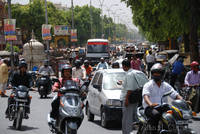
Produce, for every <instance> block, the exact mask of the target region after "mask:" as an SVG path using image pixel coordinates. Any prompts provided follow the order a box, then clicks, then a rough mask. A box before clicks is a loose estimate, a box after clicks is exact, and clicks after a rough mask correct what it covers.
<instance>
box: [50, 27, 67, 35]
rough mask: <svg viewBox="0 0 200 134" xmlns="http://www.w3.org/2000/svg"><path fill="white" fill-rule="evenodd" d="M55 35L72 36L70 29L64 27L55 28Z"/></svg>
mask: <svg viewBox="0 0 200 134" xmlns="http://www.w3.org/2000/svg"><path fill="white" fill-rule="evenodd" d="M54 35H70V33H69V29H68V27H67V26H64V25H58V26H55V27H54Z"/></svg>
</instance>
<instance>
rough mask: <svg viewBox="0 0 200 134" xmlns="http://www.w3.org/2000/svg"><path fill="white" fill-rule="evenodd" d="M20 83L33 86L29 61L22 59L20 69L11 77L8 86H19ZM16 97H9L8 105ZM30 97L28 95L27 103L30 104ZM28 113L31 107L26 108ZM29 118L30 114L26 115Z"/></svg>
mask: <svg viewBox="0 0 200 134" xmlns="http://www.w3.org/2000/svg"><path fill="white" fill-rule="evenodd" d="M19 85H23V86H26V87H28V88H30V87H32V86H33V81H32V77H31V75H30V74H29V73H27V63H26V62H25V61H20V63H19V71H17V72H15V73H14V74H13V76H12V77H11V78H10V81H9V85H8V88H12V86H14V87H18V86H19ZM13 101H14V99H13V98H11V97H9V98H8V106H9V105H10V104H11V103H13ZM30 101H31V100H30V98H29V97H28V102H27V104H28V105H30ZM26 113H30V108H26ZM8 114H9V113H8V107H7V109H6V117H8V116H9V115H8ZM26 116H27V118H28V115H26Z"/></svg>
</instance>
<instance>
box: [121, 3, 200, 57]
mask: <svg viewBox="0 0 200 134" xmlns="http://www.w3.org/2000/svg"><path fill="white" fill-rule="evenodd" d="M122 1H125V2H126V3H127V5H128V6H130V7H131V9H132V12H133V22H134V23H135V24H136V25H137V26H138V27H139V29H140V30H141V31H142V32H143V33H144V35H145V37H146V38H147V39H148V40H150V41H154V42H155V41H163V40H167V39H168V38H175V39H176V38H177V37H179V36H182V35H184V34H190V52H191V54H190V55H191V59H192V60H199V56H198V55H199V54H198V51H197V50H198V46H197V30H198V24H199V19H198V18H199V15H200V9H199V8H198V7H200V3H199V0H192V1H186V0H151V1H146V0H122Z"/></svg>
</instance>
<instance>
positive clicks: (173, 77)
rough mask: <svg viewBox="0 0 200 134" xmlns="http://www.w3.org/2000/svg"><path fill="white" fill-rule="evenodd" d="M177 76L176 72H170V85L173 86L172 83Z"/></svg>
mask: <svg viewBox="0 0 200 134" xmlns="http://www.w3.org/2000/svg"><path fill="white" fill-rule="evenodd" d="M177 78H178V75H177V74H173V73H172V74H171V78H170V85H171V86H172V87H173V88H174V84H175V82H176V79H177Z"/></svg>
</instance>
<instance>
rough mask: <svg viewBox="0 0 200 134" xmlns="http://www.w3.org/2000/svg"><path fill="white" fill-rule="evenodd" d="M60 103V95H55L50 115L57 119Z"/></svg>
mask: <svg viewBox="0 0 200 134" xmlns="http://www.w3.org/2000/svg"><path fill="white" fill-rule="evenodd" d="M59 105H60V96H57V95H56V96H55V97H54V98H53V101H52V103H51V108H52V109H51V112H50V117H51V118H54V119H56V118H57V115H58V112H59Z"/></svg>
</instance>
